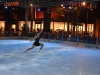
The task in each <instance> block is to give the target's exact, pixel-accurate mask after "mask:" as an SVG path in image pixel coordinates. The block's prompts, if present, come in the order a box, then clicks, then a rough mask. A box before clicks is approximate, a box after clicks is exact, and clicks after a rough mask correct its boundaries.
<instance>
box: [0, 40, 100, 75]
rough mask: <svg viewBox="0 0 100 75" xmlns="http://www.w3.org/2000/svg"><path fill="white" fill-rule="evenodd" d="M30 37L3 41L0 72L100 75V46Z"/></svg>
mask: <svg viewBox="0 0 100 75" xmlns="http://www.w3.org/2000/svg"><path fill="white" fill-rule="evenodd" d="M40 42H42V43H44V48H43V49H42V51H41V52H39V47H35V48H34V49H33V50H30V51H28V52H24V51H25V50H26V49H27V48H29V47H31V45H32V44H33V42H29V40H0V75H100V49H96V48H91V47H84V46H78V47H76V46H74V45H69V44H63V43H54V42H45V41H40Z"/></svg>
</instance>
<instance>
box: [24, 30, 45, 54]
mask: <svg viewBox="0 0 100 75" xmlns="http://www.w3.org/2000/svg"><path fill="white" fill-rule="evenodd" d="M41 33H42V31H40V32H39V33H37V34H36V35H35V37H34V38H32V39H31V40H30V42H31V41H32V40H35V42H34V43H33V45H32V47H31V48H28V49H27V50H26V51H25V52H27V51H29V50H32V49H33V48H34V47H35V46H41V47H40V49H39V52H40V51H41V50H42V48H43V46H44V44H42V43H39V40H40V37H39V36H40V34H41Z"/></svg>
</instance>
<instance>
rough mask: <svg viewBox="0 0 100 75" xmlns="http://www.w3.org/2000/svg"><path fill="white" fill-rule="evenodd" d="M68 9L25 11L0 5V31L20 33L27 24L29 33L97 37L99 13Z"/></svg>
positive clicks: (92, 10) (99, 28)
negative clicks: (42, 31)
mask: <svg viewBox="0 0 100 75" xmlns="http://www.w3.org/2000/svg"><path fill="white" fill-rule="evenodd" d="M70 9H71V7H70V8H69V10H68V9H66V7H64V6H52V7H30V8H29V9H28V10H26V9H25V8H23V7H18V6H9V7H6V6H4V5H3V4H1V5H0V30H1V31H2V32H5V31H11V30H12V29H14V31H15V32H17V31H19V30H20V31H22V28H23V26H24V24H27V25H28V28H29V31H34V30H35V31H37V29H40V30H44V31H45V32H51V31H64V32H66V34H73V35H78V34H80V35H85V34H86V35H94V36H99V33H100V17H98V14H97V13H99V11H97V10H96V9H87V8H74V10H73V11H70ZM75 9H77V10H75ZM26 12H27V13H26ZM26 18H27V19H26Z"/></svg>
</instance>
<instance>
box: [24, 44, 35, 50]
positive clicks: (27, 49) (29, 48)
mask: <svg viewBox="0 0 100 75" xmlns="http://www.w3.org/2000/svg"><path fill="white" fill-rule="evenodd" d="M34 47H35V45H32V47H31V48H28V49H27V50H26V51H28V50H31V49H33V48H34Z"/></svg>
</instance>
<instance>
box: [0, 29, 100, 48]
mask: <svg viewBox="0 0 100 75" xmlns="http://www.w3.org/2000/svg"><path fill="white" fill-rule="evenodd" d="M35 34H36V32H26V31H23V32H22V31H16V32H12V31H5V32H0V39H30V38H32V37H34V36H35ZM40 37H42V38H41V40H44V41H49V42H60V43H67V44H73V45H76V46H79V45H84V46H91V47H96V48H100V40H99V39H98V37H96V36H88V35H69V34H58V33H56V34H55V33H48V32H43V33H42V34H41V35H40Z"/></svg>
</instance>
